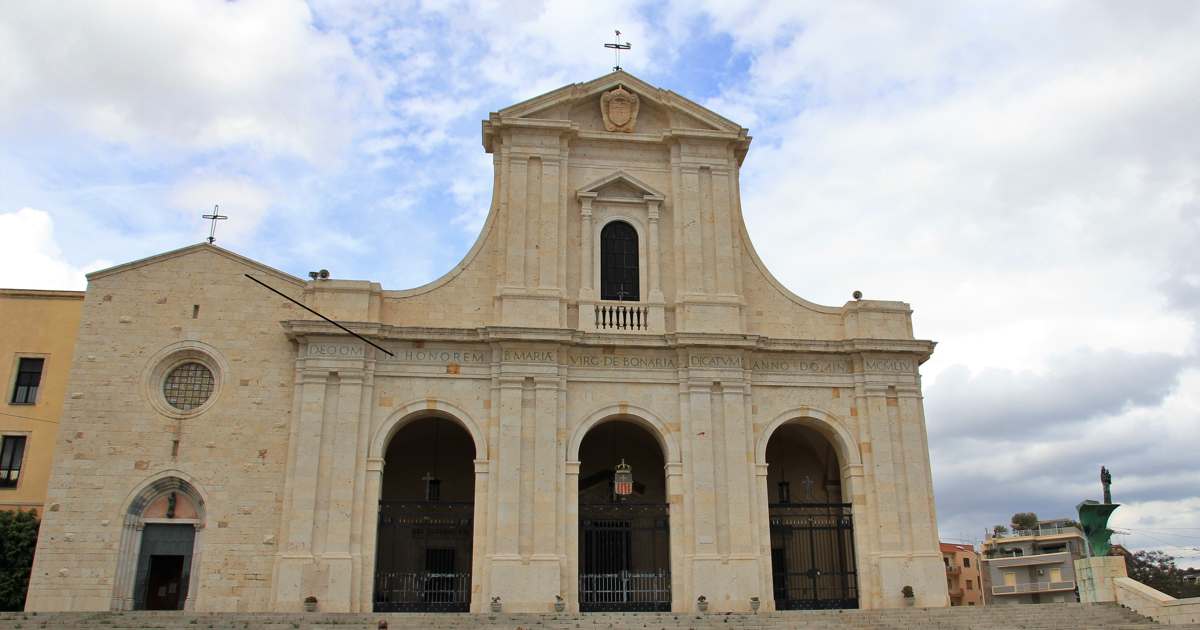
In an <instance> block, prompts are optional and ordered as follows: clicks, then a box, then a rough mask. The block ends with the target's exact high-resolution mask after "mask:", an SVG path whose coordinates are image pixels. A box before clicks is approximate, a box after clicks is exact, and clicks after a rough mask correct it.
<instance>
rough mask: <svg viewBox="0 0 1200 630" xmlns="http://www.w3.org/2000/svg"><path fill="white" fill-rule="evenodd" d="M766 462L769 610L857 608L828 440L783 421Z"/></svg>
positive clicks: (842, 500) (850, 532)
mask: <svg viewBox="0 0 1200 630" xmlns="http://www.w3.org/2000/svg"><path fill="white" fill-rule="evenodd" d="M766 462H767V464H768V467H767V492H768V511H769V514H768V516H769V522H770V536H771V584H772V590H773V591H774V597H775V608H776V609H777V610H801V609H820V608H857V607H858V581H857V577H858V576H857V573H856V570H855V554H854V521H853V517H852V514H851V505H850V503H849V502H848V501H846V499H847V498H848V494H849V493H848V492H845V491H844V489H843V487H842V467H841V462H840V461H839V459H838V455H837V452H836V450H835V449H834V447H833V444H831V443H830V441H829V440H828V439H827V438H826V437H825V436H824V435H822V434H821V433H819V432H818V431H816V430H814V429H813V428H811V427H808V426H803V425H801V424H796V423H790V424H784V425H783V426H780V427H779V428H778V429H776V431H775V432H774V433H773V434H772V435H771V437H770V440H769V441H768V442H767V448H766Z"/></svg>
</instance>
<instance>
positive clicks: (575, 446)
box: [567, 403, 681, 466]
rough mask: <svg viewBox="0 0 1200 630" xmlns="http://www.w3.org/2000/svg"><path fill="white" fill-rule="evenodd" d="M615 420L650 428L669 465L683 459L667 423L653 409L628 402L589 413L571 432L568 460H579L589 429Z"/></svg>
mask: <svg viewBox="0 0 1200 630" xmlns="http://www.w3.org/2000/svg"><path fill="white" fill-rule="evenodd" d="M613 420H623V421H626V422H631V423H633V424H637V425H639V426H641V427H642V428H644V429H646V430H648V431H649V432H650V434H651V435H653V436H654V439H655V441H657V442H658V445H659V447H660V448H662V452H663V458H664V460H665V461H666V463H667V465H668V466H669V465H670V464H675V463H679V462H680V461H681V460H680V458H679V444H678V443H677V441H676V439H675V437H674V436H673V435H672V434H671V431H670V430H669V429H668V428H667V424H666V423H665V422H663V421H662V419H661V418H659V417H658V416H657V415H655V414H654V413H653V412H652V411H650V410H648V409H646V408H644V407H638V406H637V405H630V404H626V403H619V404H615V405H605V406H603V407H601V408H599V409H597V410H595V411H593V412H592V413H590V414H588V416H587V418H585V419H584V421H583V422H580V423H579V426H577V427H575V430H574V431H572V433H571V439H570V440H569V441H568V442H567V461H568V462H575V461H579V447H580V446H581V445H582V444H583V438H584V437H586V436H587V433H588V431H591V430H592V427H595V426H596V425H598V424H601V423H604V422H609V421H613Z"/></svg>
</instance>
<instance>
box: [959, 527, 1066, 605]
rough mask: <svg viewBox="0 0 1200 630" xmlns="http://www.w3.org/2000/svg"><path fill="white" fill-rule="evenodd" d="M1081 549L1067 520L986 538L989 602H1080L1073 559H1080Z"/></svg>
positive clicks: (986, 573)
mask: <svg viewBox="0 0 1200 630" xmlns="http://www.w3.org/2000/svg"><path fill="white" fill-rule="evenodd" d="M1085 545H1086V542H1085V541H1084V537H1083V531H1082V530H1080V529H1079V527H1078V526H1077V525H1076V523H1075V522H1074V521H1072V520H1070V519H1054V520H1047V521H1038V524H1037V527H1035V528H1032V529H1016V530H1013V531H1011V532H1007V533H1002V534H994V535H992V536H989V537H988V539H987V540H986V541H984V543H983V558H982V561H983V572H982V577H983V582H984V588H985V590H986V596H987V601H988V604H989V605H1004V604H1038V603H1048V602H1076V601H1079V595H1078V592H1077V591H1076V583H1075V560H1076V559H1079V558H1082V557H1084V554H1085V553H1086V551H1085V549H1086V547H1085Z"/></svg>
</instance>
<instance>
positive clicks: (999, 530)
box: [992, 525, 1008, 536]
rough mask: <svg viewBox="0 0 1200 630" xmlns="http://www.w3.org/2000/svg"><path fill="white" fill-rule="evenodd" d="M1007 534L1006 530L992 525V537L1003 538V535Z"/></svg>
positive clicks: (1000, 526)
mask: <svg viewBox="0 0 1200 630" xmlns="http://www.w3.org/2000/svg"><path fill="white" fill-rule="evenodd" d="M1007 533H1008V528H1007V527H1005V526H1003V525H993V526H992V535H993V536H1003V535H1004V534H1007Z"/></svg>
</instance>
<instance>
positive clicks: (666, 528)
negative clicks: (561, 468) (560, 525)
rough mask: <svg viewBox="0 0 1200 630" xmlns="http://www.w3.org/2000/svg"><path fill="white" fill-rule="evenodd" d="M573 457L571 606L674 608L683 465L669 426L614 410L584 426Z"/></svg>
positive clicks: (637, 412) (571, 445) (639, 413)
mask: <svg viewBox="0 0 1200 630" xmlns="http://www.w3.org/2000/svg"><path fill="white" fill-rule="evenodd" d="M567 457H568V463H567V465H568V470H567V471H568V476H567V491H568V523H567V526H568V532H569V541H570V543H569V546H568V554H569V555H568V558H570V562H571V565H572V567H573V571H571V572H570V577H569V578H568V579H569V581H570V584H569V586H568V588H569V589H570V590H569V591H568V592H569V593H570V598H569V602H568V603H569V605H571V607H572V608H573V609H574V610H579V611H581V612H589V611H635V610H670V609H671V608H672V605H673V603H674V598H673V589H672V582H671V576H672V575H678V574H679V573H678V570H673V569H675V567H674V566H673V565H675V564H676V563H677V562H678V559H679V554H678V552H677V548H678V546H679V541H680V534H679V532H677V531H675V530H676V529H677V523H678V522H679V509H680V506H679V505H678V504H677V502H673V501H672V500H670V497H677V496H678V493H677V492H672V491H671V490H672V488H673V487H674V486H675V485H677V484H678V479H677V476H678V474H679V468H680V466H679V464H678V450H677V449H676V448H674V439H673V437H672V436H671V434H670V433H669V432H668V431H667V429H666V426H665V425H664V424H663V423H662V422H661V421H660V420H658V419H657V418H655V417H654V416H653V415H652V414H649V413H648V412H645V410H641V409H631V408H630V406H628V405H614V406H612V407H611V408H605V409H602V410H599V411H597V412H596V413H594V414H592V415H591V416H590V417H588V418H587V419H586V420H585V421H584V422H582V423H580V425H579V426H578V427H577V428H576V430H575V431H574V434H573V435H572V438H571V440H570V441H569V442H568V445H567ZM626 467H628V468H626ZM624 475H629V478H626V477H625V476H624Z"/></svg>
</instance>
